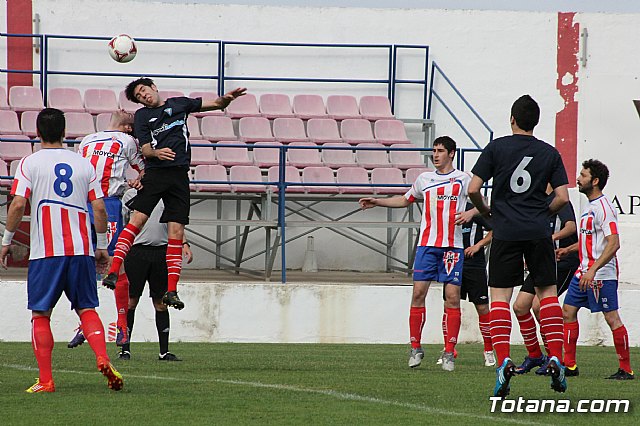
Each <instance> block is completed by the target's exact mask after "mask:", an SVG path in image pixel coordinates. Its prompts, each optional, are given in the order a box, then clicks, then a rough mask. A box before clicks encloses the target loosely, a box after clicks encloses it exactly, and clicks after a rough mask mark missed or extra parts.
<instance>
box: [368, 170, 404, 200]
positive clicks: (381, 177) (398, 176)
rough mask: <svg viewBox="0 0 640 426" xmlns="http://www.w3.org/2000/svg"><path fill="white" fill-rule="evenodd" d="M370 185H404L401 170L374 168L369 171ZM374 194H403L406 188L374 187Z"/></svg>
mask: <svg viewBox="0 0 640 426" xmlns="http://www.w3.org/2000/svg"><path fill="white" fill-rule="evenodd" d="M371 183H372V184H374V185H391V184H404V183H405V181H404V178H403V177H402V170H400V169H396V168H375V169H373V170H371ZM373 190H374V192H375V193H376V194H380V195H388V194H404V193H405V192H407V190H408V187H404V186H398V187H391V186H387V187H385V186H376V187H374V188H373Z"/></svg>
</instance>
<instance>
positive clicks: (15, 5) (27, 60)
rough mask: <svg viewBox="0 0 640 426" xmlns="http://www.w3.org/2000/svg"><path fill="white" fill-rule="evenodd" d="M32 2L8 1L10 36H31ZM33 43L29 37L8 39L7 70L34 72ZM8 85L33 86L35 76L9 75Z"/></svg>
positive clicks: (21, 0) (8, 28)
mask: <svg viewBox="0 0 640 426" xmlns="http://www.w3.org/2000/svg"><path fill="white" fill-rule="evenodd" d="M32 19H33V18H32V10H31V0H7V32H8V33H9V34H31V33H32V32H33V30H32V27H33V23H32V21H31V20H32ZM33 42H34V39H32V38H29V37H7V68H8V69H10V70H33V47H32V45H33ZM7 85H8V86H9V87H12V86H32V85H33V75H31V74H21V73H20V74H18V73H9V74H8V76H7Z"/></svg>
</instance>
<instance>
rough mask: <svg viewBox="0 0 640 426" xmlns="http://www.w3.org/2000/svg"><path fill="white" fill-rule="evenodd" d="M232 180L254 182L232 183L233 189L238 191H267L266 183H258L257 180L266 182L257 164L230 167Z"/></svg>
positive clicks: (230, 179) (230, 178)
mask: <svg viewBox="0 0 640 426" xmlns="http://www.w3.org/2000/svg"><path fill="white" fill-rule="evenodd" d="M229 181H230V182H253V183H247V184H242V183H240V184H238V183H232V184H231V190H232V191H233V192H236V193H243V192H249V193H262V192H266V187H265V185H257V184H256V183H255V182H264V181H263V180H262V173H261V172H260V168H259V167H256V166H233V167H231V169H229Z"/></svg>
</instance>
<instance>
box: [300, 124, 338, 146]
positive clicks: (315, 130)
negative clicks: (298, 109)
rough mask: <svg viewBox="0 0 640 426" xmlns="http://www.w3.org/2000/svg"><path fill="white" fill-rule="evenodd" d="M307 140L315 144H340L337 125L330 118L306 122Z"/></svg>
mask: <svg viewBox="0 0 640 426" xmlns="http://www.w3.org/2000/svg"><path fill="white" fill-rule="evenodd" d="M307 134H308V135H309V140H310V141H311V142H315V143H319V144H322V143H332V142H342V138H341V137H340V132H338V123H337V122H336V120H334V119H332V118H313V119H310V120H309V121H307Z"/></svg>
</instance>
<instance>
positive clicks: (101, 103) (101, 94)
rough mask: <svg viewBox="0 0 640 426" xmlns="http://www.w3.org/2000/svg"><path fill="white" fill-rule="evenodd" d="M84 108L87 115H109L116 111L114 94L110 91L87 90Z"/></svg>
mask: <svg viewBox="0 0 640 426" xmlns="http://www.w3.org/2000/svg"><path fill="white" fill-rule="evenodd" d="M84 107H85V109H86V110H87V112H88V113H89V114H102V113H107V112H108V113H111V112H113V111H115V110H117V109H118V100H117V99H116V93H115V92H114V91H113V90H111V89H87V90H85V92H84Z"/></svg>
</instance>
